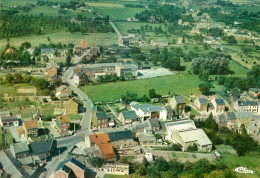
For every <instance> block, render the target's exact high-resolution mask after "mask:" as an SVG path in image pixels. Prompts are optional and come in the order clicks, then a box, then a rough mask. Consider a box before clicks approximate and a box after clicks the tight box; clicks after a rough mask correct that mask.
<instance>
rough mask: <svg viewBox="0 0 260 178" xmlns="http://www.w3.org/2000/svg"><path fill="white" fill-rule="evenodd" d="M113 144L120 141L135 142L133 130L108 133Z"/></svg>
mask: <svg viewBox="0 0 260 178" xmlns="http://www.w3.org/2000/svg"><path fill="white" fill-rule="evenodd" d="M108 136H109V139H110V141H111V142H114V141H119V140H133V139H134V136H133V133H132V131H131V130H124V131H117V132H111V133H108Z"/></svg>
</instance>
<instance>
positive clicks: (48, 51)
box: [41, 48, 55, 53]
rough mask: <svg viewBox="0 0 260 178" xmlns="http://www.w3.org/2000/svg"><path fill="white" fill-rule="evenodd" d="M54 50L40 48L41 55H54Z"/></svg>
mask: <svg viewBox="0 0 260 178" xmlns="http://www.w3.org/2000/svg"><path fill="white" fill-rule="evenodd" d="M54 52H55V50H54V49H53V48H41V53H54Z"/></svg>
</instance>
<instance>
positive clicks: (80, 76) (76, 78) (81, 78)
mask: <svg viewBox="0 0 260 178" xmlns="http://www.w3.org/2000/svg"><path fill="white" fill-rule="evenodd" d="M72 82H73V83H75V84H76V85H78V86H81V85H83V84H86V83H87V82H88V76H87V75H86V74H85V73H84V72H82V71H81V70H80V71H78V72H76V73H74V75H73V78H72Z"/></svg>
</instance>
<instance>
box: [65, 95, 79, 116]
mask: <svg viewBox="0 0 260 178" xmlns="http://www.w3.org/2000/svg"><path fill="white" fill-rule="evenodd" d="M65 110H66V114H67V115H75V114H78V110H79V101H78V100H76V99H75V98H71V99H70V100H68V101H67V103H66V106H65Z"/></svg>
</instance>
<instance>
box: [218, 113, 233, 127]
mask: <svg viewBox="0 0 260 178" xmlns="http://www.w3.org/2000/svg"><path fill="white" fill-rule="evenodd" d="M235 120H236V115H235V113H234V112H226V113H224V114H220V115H217V116H216V118H215V121H216V123H217V124H218V126H219V128H221V127H228V122H229V127H230V128H229V129H230V130H231V129H232V128H231V123H232V122H234V121H235Z"/></svg>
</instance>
